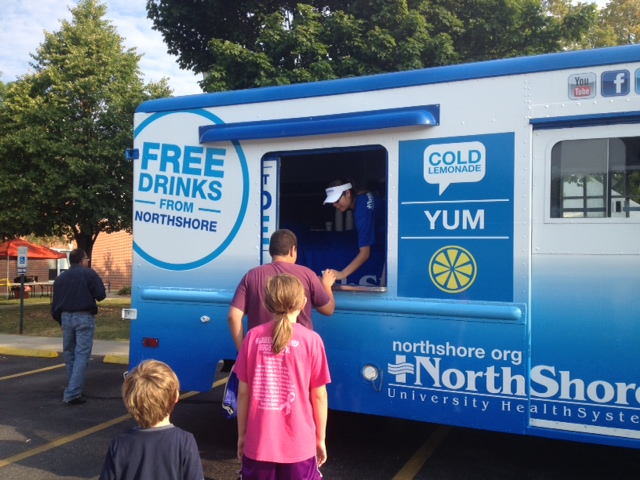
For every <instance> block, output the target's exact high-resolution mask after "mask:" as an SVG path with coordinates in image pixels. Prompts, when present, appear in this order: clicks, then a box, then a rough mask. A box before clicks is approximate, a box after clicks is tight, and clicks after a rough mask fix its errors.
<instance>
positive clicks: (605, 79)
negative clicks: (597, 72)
mask: <svg viewBox="0 0 640 480" xmlns="http://www.w3.org/2000/svg"><path fill="white" fill-rule="evenodd" d="M630 80H631V74H630V73H629V70H614V71H612V72H604V73H603V74H602V96H603V97H618V96H621V95H627V94H628V93H629V89H630V85H631V81H630Z"/></svg>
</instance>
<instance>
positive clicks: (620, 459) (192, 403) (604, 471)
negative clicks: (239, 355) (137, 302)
mask: <svg viewBox="0 0 640 480" xmlns="http://www.w3.org/2000/svg"><path fill="white" fill-rule="evenodd" d="M104 359H105V357H101V356H94V358H93V360H92V362H91V365H90V367H89V370H88V374H87V379H86V388H85V396H86V398H87V403H86V404H84V405H77V406H72V407H70V406H67V405H65V404H64V403H63V402H62V392H63V390H64V387H65V386H66V374H65V371H64V367H63V364H64V362H63V361H62V358H61V357H57V358H29V357H18V356H11V355H0V392H1V393H0V478H2V479H4V480H24V479H30V480H53V479H61V478H64V479H70V480H74V479H83V480H86V479H97V478H98V475H99V472H100V468H101V466H102V462H103V460H104V455H105V453H106V449H107V447H108V445H109V442H110V441H111V439H112V438H113V437H114V436H115V435H116V434H117V433H119V432H121V431H124V430H127V429H129V428H132V427H133V426H134V422H133V420H132V419H131V418H130V417H129V416H128V414H127V412H126V410H125V408H124V406H123V404H122V400H121V398H120V391H119V390H120V386H121V383H122V375H123V373H124V371H125V370H126V368H127V367H126V366H125V365H121V364H117V363H104ZM225 376H226V373H222V372H219V373H218V375H217V377H216V384H215V385H217V386H216V387H214V388H213V389H212V390H211V391H210V392H205V393H196V392H182V398H181V400H180V402H179V403H178V405H177V406H176V409H175V411H174V414H173V415H172V421H173V423H174V424H175V425H177V426H179V427H181V428H184V429H185V430H188V431H190V432H192V433H193V434H194V436H195V437H196V441H197V442H198V447H199V449H200V455H201V458H202V462H203V468H204V472H205V478H206V479H207V480H224V479H229V480H236V479H237V470H238V468H239V463H238V460H237V459H236V456H235V452H236V423H235V421H233V420H231V421H229V420H226V419H225V418H224V416H223V414H222V409H221V407H220V400H221V394H222V387H221V386H222V384H223V383H224V379H225ZM327 448H328V453H329V459H328V462H327V464H326V465H325V466H324V467H323V468H322V472H323V475H324V478H326V479H331V480H351V479H353V478H366V479H369V480H389V479H392V480H411V479H415V480H427V479H428V480H512V479H516V478H517V479H524V480H566V479H580V480H592V479H593V480H603V479H606V480H610V479H625V480H626V479H635V478H638V476H639V475H640V451H639V450H631V449H622V448H613V447H603V446H598V445H588V444H578V443H571V442H562V441H552V440H547V439H542V438H527V437H521V436H515V435H507V434H500V433H493V432H486V431H479V430H470V429H463V428H450V427H444V426H439V425H433V424H426V423H420V422H411V421H406V420H397V419H389V418H383V417H375V416H367V415H358V414H353V413H347V412H337V411H330V412H329V425H328V438H327Z"/></svg>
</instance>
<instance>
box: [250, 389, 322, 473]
mask: <svg viewBox="0 0 640 480" xmlns="http://www.w3.org/2000/svg"><path fill="white" fill-rule="evenodd" d="M311 405H312V406H313V421H314V423H315V424H316V458H317V460H318V467H321V466H322V464H323V463H324V462H326V461H327V446H326V443H325V442H326V436H327V411H328V406H329V401H328V399H327V386H326V385H323V386H321V387H317V388H312V389H311ZM238 419H240V415H239V414H238ZM239 429H240V424H239V423H238V431H239Z"/></svg>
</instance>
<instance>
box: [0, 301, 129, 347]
mask: <svg viewBox="0 0 640 480" xmlns="http://www.w3.org/2000/svg"><path fill="white" fill-rule="evenodd" d="M130 306H131V297H116V298H107V299H105V300H103V301H102V302H100V303H98V315H97V316H96V333H95V338H96V339H98V340H129V321H128V320H126V321H125V320H122V309H123V308H129V307H130ZM0 333H9V334H18V333H20V300H15V299H11V300H6V297H3V298H2V299H0ZM22 333H23V335H32V336H38V337H60V338H62V331H61V330H60V326H59V325H58V322H56V321H55V320H54V319H53V318H52V317H51V303H50V299H49V298H48V297H43V298H26V299H25V300H24V313H23V332H22Z"/></svg>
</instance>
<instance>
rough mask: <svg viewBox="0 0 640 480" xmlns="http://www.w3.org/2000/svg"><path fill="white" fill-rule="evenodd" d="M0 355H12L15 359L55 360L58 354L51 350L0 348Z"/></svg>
mask: <svg viewBox="0 0 640 480" xmlns="http://www.w3.org/2000/svg"><path fill="white" fill-rule="evenodd" d="M0 355H12V356H15V357H38V358H56V357H57V356H58V352H54V351H51V350H28V349H25V348H10V347H0Z"/></svg>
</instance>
